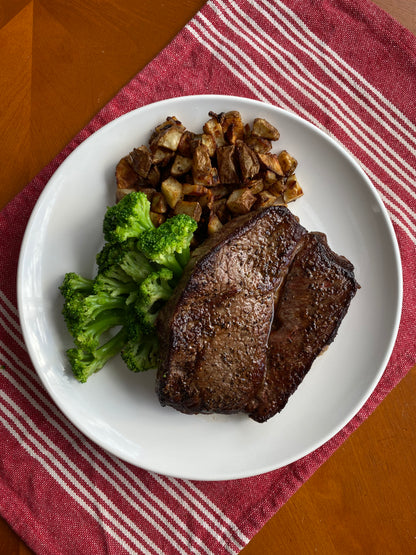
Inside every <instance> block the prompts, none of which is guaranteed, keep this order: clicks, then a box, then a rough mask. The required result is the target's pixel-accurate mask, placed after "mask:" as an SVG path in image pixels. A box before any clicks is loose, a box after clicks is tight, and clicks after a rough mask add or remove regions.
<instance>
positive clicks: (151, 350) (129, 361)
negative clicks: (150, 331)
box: [121, 335, 159, 372]
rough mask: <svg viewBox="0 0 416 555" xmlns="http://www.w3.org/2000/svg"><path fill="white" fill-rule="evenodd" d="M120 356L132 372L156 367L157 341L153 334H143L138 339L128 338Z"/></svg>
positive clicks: (157, 357)
mask: <svg viewBox="0 0 416 555" xmlns="http://www.w3.org/2000/svg"><path fill="white" fill-rule="evenodd" d="M121 358H122V359H123V360H124V362H125V363H126V366H127V367H128V368H129V370H131V371H132V372H144V371H146V370H150V369H151V368H156V367H157V365H158V359H159V342H158V339H157V337H156V336H155V335H145V336H143V337H141V338H140V340H133V339H130V340H129V341H128V342H127V343H126V345H125V346H124V347H123V349H122V351H121Z"/></svg>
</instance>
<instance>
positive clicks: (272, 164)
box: [258, 154, 285, 177]
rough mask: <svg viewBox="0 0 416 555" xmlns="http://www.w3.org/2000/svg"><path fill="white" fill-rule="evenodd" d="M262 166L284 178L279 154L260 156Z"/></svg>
mask: <svg viewBox="0 0 416 555" xmlns="http://www.w3.org/2000/svg"><path fill="white" fill-rule="evenodd" d="M258 157H259V160H260V163H261V165H262V166H263V167H264V168H265V169H266V170H270V171H272V172H274V173H275V174H276V175H280V176H282V177H283V176H284V175H285V174H284V172H283V170H282V168H281V166H280V162H279V158H278V156H277V154H258Z"/></svg>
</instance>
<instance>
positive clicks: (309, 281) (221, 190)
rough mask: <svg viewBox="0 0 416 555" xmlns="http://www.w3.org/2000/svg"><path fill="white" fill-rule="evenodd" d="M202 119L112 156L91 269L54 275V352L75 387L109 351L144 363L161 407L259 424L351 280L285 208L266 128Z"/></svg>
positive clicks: (339, 308) (309, 356)
mask: <svg viewBox="0 0 416 555" xmlns="http://www.w3.org/2000/svg"><path fill="white" fill-rule="evenodd" d="M209 115H210V117H211V119H210V120H208V121H207V122H206V123H205V125H204V127H203V133H201V134H198V135H197V134H194V133H192V132H190V131H187V130H186V129H185V127H184V126H183V125H182V123H181V122H179V121H178V120H177V119H176V118H174V117H168V118H167V120H166V122H164V123H162V124H160V125H159V126H157V127H156V129H155V130H154V132H153V133H152V135H151V138H150V141H149V146H148V147H147V146H142V147H139V148H136V149H134V150H133V152H132V153H130V154H129V155H128V156H126V157H124V158H123V159H122V160H120V162H119V163H118V165H117V168H116V181H117V202H116V203H115V204H114V205H113V206H110V207H108V208H107V210H106V212H105V214H104V219H103V234H104V240H105V244H104V247H103V248H102V250H101V251H100V252H99V253H98V254H97V257H96V262H97V268H98V269H97V274H96V276H95V277H94V278H86V277H83V276H80V275H79V274H76V273H74V272H70V273H67V274H66V275H65V277H64V280H63V282H62V285H61V287H60V290H61V293H62V295H63V297H64V306H63V315H64V318H65V321H66V324H67V328H68V330H69V332H70V333H71V335H72V338H73V341H74V347H72V348H70V349H68V351H67V356H68V360H69V362H70V365H71V368H72V371H73V374H74V376H75V378H76V379H77V380H78V381H80V382H86V381H87V380H88V378H89V377H90V376H91V375H92V374H94V373H95V372H97V371H99V370H100V369H101V368H102V367H103V366H104V365H105V364H106V362H107V361H108V360H110V359H111V358H112V357H114V356H115V355H117V354H120V355H121V358H122V359H123V360H124V362H125V363H126V365H127V367H128V368H129V369H130V370H132V371H133V372H141V371H144V370H149V369H151V368H153V369H155V368H157V374H156V392H157V395H158V397H159V401H160V403H161V404H162V405H163V406H165V405H168V406H171V407H174V408H175V409H177V410H179V411H181V412H184V413H188V414H196V413H225V414H231V413H236V412H243V413H247V414H248V415H249V416H250V417H251V418H252V419H253V420H255V421H257V422H265V421H266V420H268V419H269V418H271V417H272V416H274V415H275V414H276V413H277V412H280V411H281V410H282V409H283V407H284V406H285V405H286V403H287V401H288V399H289V397H290V396H291V395H292V393H293V392H294V391H295V390H296V389H297V387H298V385H299V384H300V383H301V381H302V380H303V378H304V377H305V375H306V373H307V372H308V370H309V369H310V367H311V365H312V363H313V361H314V360H315V359H316V357H317V356H318V355H319V354H320V353H321V352H322V351H323V350H325V348H326V347H327V346H328V345H329V344H330V343H331V342H332V341H333V339H334V338H335V335H336V334H337V331H338V328H339V326H340V324H341V321H342V319H343V318H344V316H345V314H346V312H347V310H348V307H349V304H350V302H351V299H352V298H353V297H354V295H355V293H356V291H357V289H358V287H359V286H358V284H357V282H356V280H355V277H354V268H353V266H352V264H351V263H350V262H349V261H348V260H347V259H346V258H344V257H343V256H340V255H338V254H336V253H334V252H333V251H332V250H331V249H330V247H329V246H328V243H327V239H326V237H325V235H324V234H322V233H317V232H308V231H307V230H306V229H305V228H304V227H303V226H302V225H301V224H300V223H299V221H298V218H296V217H295V216H294V215H293V214H292V213H291V211H290V210H289V209H288V207H287V203H288V202H290V201H292V200H294V199H295V198H298V197H299V196H301V195H302V194H303V193H302V190H301V188H300V185H299V183H298V181H297V179H296V176H295V173H294V172H295V169H296V166H297V162H296V160H295V159H294V158H293V156H292V155H290V154H289V153H288V152H287V151H285V150H283V151H281V152H280V153H279V154H274V153H272V152H271V149H272V141H276V140H277V139H278V138H279V132H278V131H277V129H276V128H275V127H274V126H273V125H271V124H270V123H269V122H267V121H266V120H264V119H262V118H257V119H255V120H254V122H253V124H252V126H249V125H247V124H244V123H243V122H242V119H241V116H240V114H239V113H238V112H227V113H225V114H224V113H221V114H214V113H212V112H210V114H209Z"/></svg>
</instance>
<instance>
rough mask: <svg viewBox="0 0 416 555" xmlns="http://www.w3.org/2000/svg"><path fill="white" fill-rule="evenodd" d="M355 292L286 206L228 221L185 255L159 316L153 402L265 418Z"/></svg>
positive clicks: (342, 268)
mask: <svg viewBox="0 0 416 555" xmlns="http://www.w3.org/2000/svg"><path fill="white" fill-rule="evenodd" d="M356 289H357V284H356V282H355V279H354V274H353V267H352V265H351V264H350V263H349V262H348V261H347V260H346V259H344V258H342V257H339V256H338V255H336V254H335V253H333V252H332V251H331V250H330V249H329V247H328V245H327V243H326V239H325V236H324V235H322V234H313V233H308V232H307V231H306V230H305V228H303V227H302V226H301V225H300V224H299V222H298V220H297V218H296V217H295V216H293V214H292V213H291V212H290V211H289V210H288V209H287V208H286V207H284V206H271V207H269V208H266V209H264V210H261V211H258V212H253V213H250V214H247V215H245V216H242V217H239V218H236V219H234V220H232V221H231V222H230V223H229V224H227V225H225V226H224V227H223V228H222V229H221V230H220V231H219V232H217V233H216V234H215V235H213V236H212V237H211V238H209V239H208V240H207V241H205V242H204V243H203V244H202V245H201V246H200V247H199V248H197V249H196V250H195V251H194V252H193V254H192V258H191V260H190V262H189V264H188V266H187V268H186V269H185V272H184V274H183V276H182V278H181V281H180V283H179V284H178V286H177V288H176V290H175V293H174V295H173V296H172V298H171V299H170V300H169V301H168V303H167V304H166V305H165V307H164V308H163V310H162V311H161V313H160V315H159V318H158V322H157V328H158V335H159V340H160V353H161V363H160V366H159V369H158V373H157V380H156V390H157V394H158V396H159V400H160V402H161V404H162V405H169V406H172V407H174V408H175V409H177V410H179V411H181V412H185V413H188V414H195V413H211V412H216V413H225V414H230V413H235V412H246V413H248V414H249V415H250V416H251V417H252V418H253V419H254V420H256V421H259V422H264V421H265V420H267V419H268V418H270V417H271V416H273V415H274V414H276V412H278V411H280V410H281V409H282V408H283V407H284V405H285V404H286V402H287V400H288V398H289V396H290V395H291V394H292V393H293V391H294V390H295V389H296V388H297V386H298V385H299V383H300V382H301V380H302V379H303V377H304V375H305V374H306V372H307V371H308V370H309V368H310V366H311V364H312V362H313V360H314V359H315V358H316V356H317V355H318V354H319V352H320V351H321V350H322V349H323V347H324V346H325V345H327V344H328V343H330V342H331V341H332V340H333V338H334V336H335V334H336V332H337V330H338V327H339V324H340V322H341V320H342V318H343V316H344V315H345V313H346V311H347V309H348V305H349V302H350V300H351V298H352V297H353V295H354V294H355V291H356Z"/></svg>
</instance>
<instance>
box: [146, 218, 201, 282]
mask: <svg viewBox="0 0 416 555" xmlns="http://www.w3.org/2000/svg"><path fill="white" fill-rule="evenodd" d="M197 227H198V224H197V223H196V221H195V220H194V219H193V218H191V217H190V216H188V215H187V214H178V215H176V216H174V217H173V218H169V219H168V220H166V222H164V223H163V224H161V225H160V226H159V227H158V228H156V229H153V230H151V231H145V232H143V233H142V234H141V235H140V236H139V238H138V240H137V245H138V248H139V250H140V251H141V252H142V253H143V254H144V255H145V256H146V257H147V258H148V259H149V260H150V261H151V262H155V263H156V264H159V265H160V266H165V267H166V268H168V269H169V270H171V271H172V272H173V273H174V275H175V276H176V277H179V276H180V275H181V274H182V272H183V269H184V268H185V266H186V264H187V262H188V260H189V257H190V249H189V247H190V244H191V240H192V237H193V234H194V231H195V230H196V229H197Z"/></svg>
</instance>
